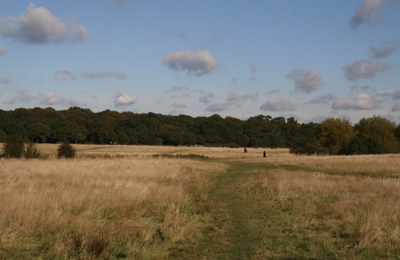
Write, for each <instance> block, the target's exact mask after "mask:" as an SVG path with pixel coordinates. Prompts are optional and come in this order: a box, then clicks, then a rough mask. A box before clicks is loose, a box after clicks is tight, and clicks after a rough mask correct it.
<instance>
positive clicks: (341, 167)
mask: <svg viewBox="0 0 400 260" xmlns="http://www.w3.org/2000/svg"><path fill="white" fill-rule="evenodd" d="M237 161H240V162H246V163H265V164H273V165H276V166H280V165H290V166H301V167H306V168H310V169H313V170H318V171H323V172H331V173H342V174H354V175H366V176H371V177H384V178H386V177H394V178H399V177H400V154H383V155H352V156H317V155H313V156H306V155H304V156H296V155H293V154H290V153H288V152H287V153H280V154H269V155H267V158H248V159H246V160H245V159H241V160H237Z"/></svg>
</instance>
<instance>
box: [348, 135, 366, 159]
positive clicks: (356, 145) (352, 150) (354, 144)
mask: <svg viewBox="0 0 400 260" xmlns="http://www.w3.org/2000/svg"><path fill="white" fill-rule="evenodd" d="M367 153H368V148H367V147H366V146H365V145H364V143H363V142H362V141H361V139H360V138H358V137H354V138H353V139H351V140H350V142H349V143H348V144H347V145H346V147H345V148H344V154H346V155H353V154H367Z"/></svg>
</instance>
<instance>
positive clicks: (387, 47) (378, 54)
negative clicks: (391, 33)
mask: <svg viewBox="0 0 400 260" xmlns="http://www.w3.org/2000/svg"><path fill="white" fill-rule="evenodd" d="M399 47H400V41H399V40H398V39H396V40H392V41H386V43H385V44H384V48H383V49H382V50H381V49H379V48H378V47H371V48H370V51H371V57H372V58H374V59H380V58H387V57H389V56H390V55H391V54H392V53H393V52H395V51H396V50H397V49H398V48H399Z"/></svg>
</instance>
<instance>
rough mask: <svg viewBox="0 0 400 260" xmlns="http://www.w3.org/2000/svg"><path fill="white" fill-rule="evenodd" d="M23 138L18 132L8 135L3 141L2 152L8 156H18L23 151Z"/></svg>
mask: <svg viewBox="0 0 400 260" xmlns="http://www.w3.org/2000/svg"><path fill="white" fill-rule="evenodd" d="M24 146H25V143H24V139H23V138H22V136H20V135H19V134H13V135H9V136H8V137H7V140H6V142H5V143H4V147H3V150H4V154H5V156H6V157H8V158H19V157H21V156H22V154H23V152H24Z"/></svg>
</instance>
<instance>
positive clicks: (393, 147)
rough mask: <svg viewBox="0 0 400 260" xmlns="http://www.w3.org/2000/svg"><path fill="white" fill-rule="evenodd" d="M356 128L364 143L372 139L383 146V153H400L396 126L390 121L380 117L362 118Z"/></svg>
mask: <svg viewBox="0 0 400 260" xmlns="http://www.w3.org/2000/svg"><path fill="white" fill-rule="evenodd" d="M354 128H355V130H356V131H357V133H358V137H359V138H360V139H361V140H362V141H363V142H364V143H366V142H367V140H368V139H371V140H374V141H373V142H378V143H379V144H381V145H382V149H383V153H396V152H399V151H398V149H399V146H398V141H397V140H396V137H395V124H394V123H392V122H390V121H389V120H387V119H385V118H382V117H380V116H373V117H371V118H362V119H361V120H360V122H358V123H357V124H356V125H355V126H354ZM371 142H372V141H371Z"/></svg>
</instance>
